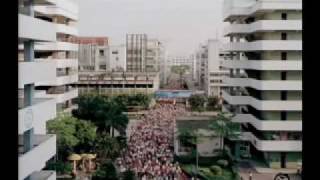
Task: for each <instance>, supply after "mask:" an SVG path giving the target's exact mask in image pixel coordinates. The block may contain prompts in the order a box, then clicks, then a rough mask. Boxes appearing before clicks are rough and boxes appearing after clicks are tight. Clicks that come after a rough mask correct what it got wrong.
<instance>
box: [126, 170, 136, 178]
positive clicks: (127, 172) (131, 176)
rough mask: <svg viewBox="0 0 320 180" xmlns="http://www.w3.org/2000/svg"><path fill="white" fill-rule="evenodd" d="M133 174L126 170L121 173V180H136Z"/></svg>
mask: <svg viewBox="0 0 320 180" xmlns="http://www.w3.org/2000/svg"><path fill="white" fill-rule="evenodd" d="M136 179H137V178H136V176H135V173H134V172H133V171H131V170H127V171H125V172H124V173H123V180H136Z"/></svg>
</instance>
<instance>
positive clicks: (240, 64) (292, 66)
mask: <svg viewBox="0 0 320 180" xmlns="http://www.w3.org/2000/svg"><path fill="white" fill-rule="evenodd" d="M222 66H223V67H226V68H230V69H252V70H261V71H301V70H302V60H294V61H283V60H224V61H222Z"/></svg>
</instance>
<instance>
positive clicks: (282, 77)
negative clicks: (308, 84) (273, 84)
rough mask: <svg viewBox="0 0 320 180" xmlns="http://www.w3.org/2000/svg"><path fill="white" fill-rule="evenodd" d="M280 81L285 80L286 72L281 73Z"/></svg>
mask: <svg viewBox="0 0 320 180" xmlns="http://www.w3.org/2000/svg"><path fill="white" fill-rule="evenodd" d="M281 80H283V81H285V80H287V73H286V72H281Z"/></svg>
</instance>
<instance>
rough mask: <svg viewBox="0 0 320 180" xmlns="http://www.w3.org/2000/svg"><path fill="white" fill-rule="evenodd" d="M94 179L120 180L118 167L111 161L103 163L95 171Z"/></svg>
mask: <svg viewBox="0 0 320 180" xmlns="http://www.w3.org/2000/svg"><path fill="white" fill-rule="evenodd" d="M92 179H93V180H118V179H119V177H118V174H117V171H116V168H115V167H114V165H113V164H112V162H111V161H107V162H106V163H104V164H102V165H101V166H100V167H99V168H98V169H97V171H96V172H95V173H94V175H93V177H92Z"/></svg>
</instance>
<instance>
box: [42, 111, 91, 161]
mask: <svg viewBox="0 0 320 180" xmlns="http://www.w3.org/2000/svg"><path fill="white" fill-rule="evenodd" d="M47 127H48V131H49V133H53V134H56V135H57V148H58V154H60V155H61V158H60V159H62V160H64V159H65V158H66V157H67V156H68V155H69V154H70V153H71V152H73V151H75V150H77V151H90V150H92V148H93V145H94V143H93V142H94V141H95V138H96V129H97V127H96V126H95V125H94V124H93V123H91V122H87V121H84V120H79V119H77V118H75V117H72V116H71V115H68V114H61V115H59V116H58V117H57V118H55V119H54V120H51V121H48V125H47Z"/></svg>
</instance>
